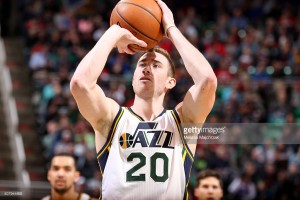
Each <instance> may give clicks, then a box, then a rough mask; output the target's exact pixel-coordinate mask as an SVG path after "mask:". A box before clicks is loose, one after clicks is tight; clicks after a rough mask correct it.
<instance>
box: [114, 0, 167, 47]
mask: <svg viewBox="0 0 300 200" xmlns="http://www.w3.org/2000/svg"><path fill="white" fill-rule="evenodd" d="M161 18H162V11H161V9H160V7H159V5H158V4H157V3H156V2H155V1H154V0H121V1H120V2H119V3H118V4H117V5H116V6H115V8H114V9H113V11H112V13H111V16H110V25H113V24H118V25H119V26H121V27H122V28H126V29H127V30H129V31H130V32H131V33H132V34H133V35H134V36H135V37H137V38H138V39H140V40H143V41H145V42H146V43H147V47H146V48H143V47H140V46H138V45H135V44H133V45H129V47H130V48H131V49H133V50H136V51H146V50H148V49H151V48H153V47H154V46H155V45H156V44H157V43H158V42H159V41H160V40H161V39H162V37H163V28H162V25H161Z"/></svg>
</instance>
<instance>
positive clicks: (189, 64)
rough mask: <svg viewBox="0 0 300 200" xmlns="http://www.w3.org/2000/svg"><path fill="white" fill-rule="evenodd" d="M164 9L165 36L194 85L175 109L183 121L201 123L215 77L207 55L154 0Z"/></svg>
mask: <svg viewBox="0 0 300 200" xmlns="http://www.w3.org/2000/svg"><path fill="white" fill-rule="evenodd" d="M157 3H158V4H159V5H160V7H161V9H162V11H163V25H164V28H165V31H166V34H167V36H168V37H169V39H170V40H171V41H172V42H173V44H174V45H175V47H176V49H177V50H178V52H179V54H180V56H181V58H182V60H183V62H184V65H185V67H186V69H187V71H188V73H189V74H190V75H191V77H192V79H193V81H194V85H193V86H192V87H191V88H190V89H189V90H188V92H187V93H186V95H185V97H184V100H183V102H181V103H180V104H178V105H177V107H176V109H177V110H178V111H179V114H180V115H181V118H182V122H184V123H186V122H188V123H203V122H204V121H205V119H206V117H207V115H208V114H209V112H210V111H211V109H212V107H213V104H214V102H215V92H216V88H217V78H216V75H215V73H214V71H213V69H212V68H211V66H210V64H209V63H208V61H207V60H206V58H205V57H204V56H203V55H202V54H201V53H200V52H199V51H198V49H197V48H195V47H194V46H193V45H192V44H191V43H190V42H189V41H188V40H187V39H186V38H185V37H184V36H183V34H182V33H181V32H180V30H179V29H178V28H177V27H176V26H175V23H174V18H173V14H172V12H171V10H170V9H169V8H168V7H167V6H166V4H165V3H164V2H162V1H161V0H157Z"/></svg>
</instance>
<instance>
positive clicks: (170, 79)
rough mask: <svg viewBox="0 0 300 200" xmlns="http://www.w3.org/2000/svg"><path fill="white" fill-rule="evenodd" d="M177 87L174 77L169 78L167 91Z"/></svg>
mask: <svg viewBox="0 0 300 200" xmlns="http://www.w3.org/2000/svg"><path fill="white" fill-rule="evenodd" d="M175 85H176V79H175V78H172V77H168V80H167V85H166V87H167V89H169V90H170V89H172V88H173V87H175Z"/></svg>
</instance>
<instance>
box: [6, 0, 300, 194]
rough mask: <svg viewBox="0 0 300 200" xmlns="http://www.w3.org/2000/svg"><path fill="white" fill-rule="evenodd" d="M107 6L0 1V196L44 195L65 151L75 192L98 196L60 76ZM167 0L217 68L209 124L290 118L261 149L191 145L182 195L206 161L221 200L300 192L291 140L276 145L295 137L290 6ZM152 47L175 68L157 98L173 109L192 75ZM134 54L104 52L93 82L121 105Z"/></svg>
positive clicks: (299, 52) (91, 159) (103, 2)
mask: <svg viewBox="0 0 300 200" xmlns="http://www.w3.org/2000/svg"><path fill="white" fill-rule="evenodd" d="M117 2H118V1H116V0H10V1H7V0H0V22H1V41H0V137H1V139H0V191H22V196H21V197H16V199H18V198H19V199H40V198H41V197H43V196H45V195H47V194H49V193H50V186H49V184H48V182H47V179H46V177H47V175H46V173H47V166H48V165H49V159H50V158H51V156H52V155H53V154H55V153H59V152H69V153H72V154H74V155H75V156H76V157H77V159H78V168H79V170H80V171H81V175H82V176H81V178H80V180H79V181H78V182H77V185H76V187H77V189H78V190H79V191H84V192H86V193H88V194H90V195H92V196H94V197H99V191H100V187H101V176H100V173H99V167H98V163H97V161H96V152H95V144H94V133H93V130H92V129H91V126H90V125H89V124H88V123H87V122H86V121H85V120H84V119H83V117H82V116H81V115H80V113H79V111H78V109H77V106H76V103H75V101H74V99H73V97H72V96H71V94H70V90H69V82H70V78H71V77H72V74H73V72H74V70H75V69H76V67H77V65H78V63H79V61H80V60H81V59H82V58H83V57H84V55H85V54H86V53H87V52H88V51H89V50H90V49H91V48H92V47H93V45H94V44H95V43H96V41H97V40H98V39H99V38H100V37H101V35H102V34H103V33H104V31H105V30H106V29H107V28H108V27H109V18H110V13H111V10H112V8H113V7H114V6H115V5H116V3H117ZM165 2H166V3H167V5H168V6H169V7H170V8H171V10H172V11H173V13H174V17H175V23H176V25H177V26H178V28H179V29H180V30H181V31H182V33H183V34H184V35H185V36H186V37H187V38H188V40H189V41H190V42H191V43H192V44H193V45H195V46H196V47H197V48H198V49H199V50H200V51H201V52H202V53H203V54H204V55H205V57H206V58H207V59H208V61H209V62H210V64H211V66H212V67H213V69H214V71H215V73H216V75H217V78H218V88H217V96H216V102H215V105H214V107H213V110H212V112H211V113H210V115H209V117H208V119H207V123H278V124H283V125H285V124H288V126H285V127H286V128H285V129H283V131H270V132H268V134H267V136H266V137H265V139H264V140H262V142H261V143H260V144H227V145H225V144H209V145H204V144H199V147H198V149H197V152H196V154H195V162H194V166H193V169H192V172H191V179H190V188H189V189H190V198H191V199H193V189H194V187H195V185H196V176H197V173H198V172H199V171H201V170H203V169H206V168H210V169H215V170H217V171H218V172H220V174H221V177H222V179H223V182H224V186H223V189H224V198H223V199H224V200H227V199H228V200H264V199H266V200H296V199H300V145H299V143H298V144H297V143H296V142H295V143H285V142H284V139H285V138H289V139H290V140H293V139H294V138H296V139H298V141H299V139H300V129H299V128H298V127H297V126H296V125H297V124H298V123H299V122H300V79H299V77H300V2H299V1H297V0H285V1H280V0H252V1H246V0H230V1H226V0H201V1H200V0H185V1H181V0H165ZM159 45H160V46H161V47H163V48H165V49H166V50H167V51H168V52H169V53H170V54H171V56H172V57H173V59H174V62H175V66H176V79H177V86H176V87H175V88H174V89H173V90H172V91H170V92H169V93H168V96H167V97H166V101H165V107H166V108H172V107H174V106H175V105H176V104H177V103H178V102H180V101H181V100H182V98H183V95H184V94H185V92H186V91H187V90H188V88H189V87H190V86H191V84H192V80H191V78H190V77H189V75H188V73H187V72H186V70H185V68H184V66H183V62H182V60H181V59H180V56H179V54H178V52H177V50H176V49H175V48H174V46H173V45H172V43H171V42H170V41H169V40H168V39H166V38H164V39H163V40H162V41H161V42H160V44H159ZM135 61H136V56H128V55H125V54H118V53H117V51H113V52H112V53H111V56H110V57H109V59H108V62H107V65H106V67H105V69H104V71H103V73H102V75H101V76H100V77H99V85H101V87H102V88H103V89H104V91H105V94H106V95H107V96H108V97H111V98H113V99H115V100H116V101H117V102H118V103H119V104H121V105H124V106H130V105H131V104H132V102H133V97H134V93H133V91H132V88H131V78H132V71H133V70H134V68H135ZM200 112H201V111H200ZM291 125H293V126H291ZM240 132H241V130H240ZM273 138H276V139H278V141H282V142H276V143H274V142H273V140H272V139H273ZM296 141H297V140H296ZM237 183H238V184H237ZM1 198H2V197H0V199H1Z"/></svg>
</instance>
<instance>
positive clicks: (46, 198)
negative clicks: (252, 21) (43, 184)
mask: <svg viewBox="0 0 300 200" xmlns="http://www.w3.org/2000/svg"><path fill="white" fill-rule="evenodd" d="M41 200H50V196H49V195H48V196H45V197H43V198H42V199H41Z"/></svg>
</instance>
